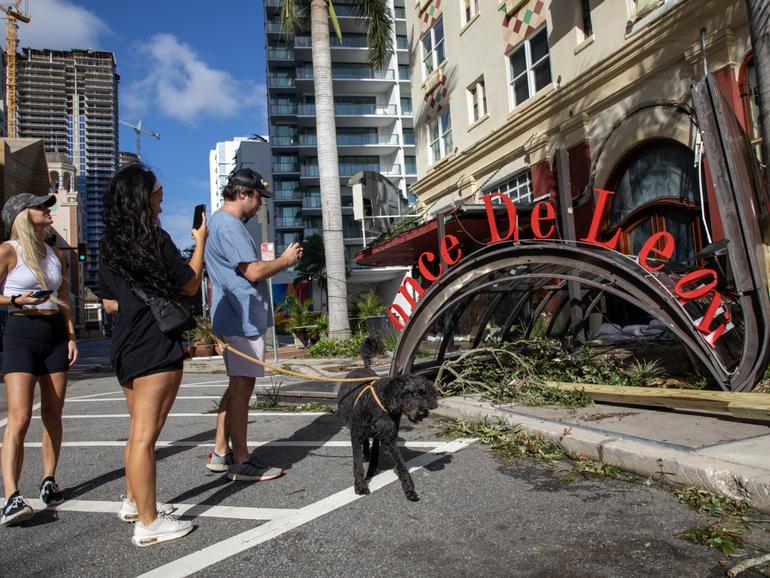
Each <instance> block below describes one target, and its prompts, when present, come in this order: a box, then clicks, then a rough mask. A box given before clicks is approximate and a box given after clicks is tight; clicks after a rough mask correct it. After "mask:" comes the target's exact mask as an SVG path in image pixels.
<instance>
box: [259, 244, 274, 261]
mask: <svg viewBox="0 0 770 578" xmlns="http://www.w3.org/2000/svg"><path fill="white" fill-rule="evenodd" d="M260 248H261V250H262V260H263V261H272V260H274V259H275V243H262V245H260Z"/></svg>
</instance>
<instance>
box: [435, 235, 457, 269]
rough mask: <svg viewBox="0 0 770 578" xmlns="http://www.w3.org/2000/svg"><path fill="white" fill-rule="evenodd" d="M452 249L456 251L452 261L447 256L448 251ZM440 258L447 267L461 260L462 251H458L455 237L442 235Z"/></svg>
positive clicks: (448, 255)
mask: <svg viewBox="0 0 770 578" xmlns="http://www.w3.org/2000/svg"><path fill="white" fill-rule="evenodd" d="M452 249H457V253H456V254H455V257H454V259H453V258H452V256H451V255H450V254H449V251H451V250H452ZM441 258H442V259H443V260H444V263H446V264H447V265H454V264H455V263H457V262H458V261H459V260H460V259H462V258H463V251H462V249H460V241H458V240H457V237H455V236H454V235H444V238H443V239H441ZM440 274H441V273H439V275H440Z"/></svg>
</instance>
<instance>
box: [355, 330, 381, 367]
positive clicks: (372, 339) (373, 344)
mask: <svg viewBox="0 0 770 578" xmlns="http://www.w3.org/2000/svg"><path fill="white" fill-rule="evenodd" d="M359 351H360V352H361V359H362V360H363V362H364V367H366V368H367V369H368V368H369V367H370V366H371V364H372V357H375V356H376V355H384V354H385V344H384V343H383V342H382V339H380V337H379V336H372V335H369V336H368V337H367V338H366V339H364V340H363V341H362V342H361V349H360V350H359Z"/></svg>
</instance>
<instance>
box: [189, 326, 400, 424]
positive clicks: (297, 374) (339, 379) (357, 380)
mask: <svg viewBox="0 0 770 578" xmlns="http://www.w3.org/2000/svg"><path fill="white" fill-rule="evenodd" d="M204 331H205V330H204ZM208 334H209V335H210V336H211V337H212V338H213V339H214V341H215V342H216V343H217V344H218V345H219V346H220V347H221V348H222V351H225V350H227V351H231V352H233V353H234V354H235V355H237V356H238V357H242V358H243V359H246V360H248V361H251V362H252V363H256V364H257V365H261V366H263V367H266V368H267V369H272V370H273V371H277V372H279V373H285V374H286V375H293V376H294V377H302V378H304V379H310V380H313V381H333V382H335V383H340V382H351V383H352V382H355V383H360V382H362V381H371V380H372V376H371V375H368V376H366V377H324V376H322V375H305V374H304V373H300V372H299V371H292V370H291V369H285V368H283V367H278V366H277V365H273V364H271V363H267V362H266V361H262V360H261V359H257V358H256V357H252V356H251V355H246V354H245V353H243V352H242V351H238V350H237V349H236V348H235V347H233V346H232V345H230V344H229V343H226V342H224V341H222V340H221V339H219V337H217V336H216V335H214V334H213V333H211V332H210V331H209V332H208ZM372 393H374V389H372ZM359 397H360V396H359ZM374 397H375V400H377V394H376V393H374ZM377 404H378V405H379V406H380V407H382V404H381V403H380V401H379V400H377ZM382 409H385V408H384V407H382Z"/></svg>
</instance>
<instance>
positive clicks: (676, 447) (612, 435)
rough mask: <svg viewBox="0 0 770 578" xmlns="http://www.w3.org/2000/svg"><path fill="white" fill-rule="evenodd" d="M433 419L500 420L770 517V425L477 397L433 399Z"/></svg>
mask: <svg viewBox="0 0 770 578" xmlns="http://www.w3.org/2000/svg"><path fill="white" fill-rule="evenodd" d="M433 413H434V414H437V415H441V416H445V417H451V418H463V419H467V420H482V419H485V418H486V419H488V420H504V421H505V422H507V423H508V424H510V425H516V424H521V426H522V427H523V428H524V429H525V430H526V431H527V432H528V433H531V434H536V435H541V436H544V437H546V438H548V439H550V440H551V441H554V442H557V443H559V444H560V445H561V446H562V447H563V448H564V449H565V450H566V451H567V452H568V453H569V454H570V455H572V456H575V457H577V456H580V457H587V458H590V459H592V460H597V461H602V462H606V463H608V464H613V465H616V466H619V467H621V468H623V469H624V470H626V471H629V472H633V473H635V474H638V475H640V476H645V477H651V478H653V479H655V480H659V481H663V482H666V483H670V484H675V485H682V486H690V485H695V486H699V487H702V488H705V489H707V490H709V491H711V492H713V493H715V494H719V495H724V496H728V497H730V498H734V499H741V500H746V501H747V502H748V503H749V504H750V505H751V506H752V507H753V508H755V509H757V510H759V511H762V512H767V513H770V460H768V456H770V424H767V423H758V422H748V421H742V420H737V419H735V418H733V417H732V416H730V415H729V414H727V413H717V412H709V413H706V412H695V411H691V410H665V409H649V408H642V407H636V406H635V407H631V406H617V405H610V404H604V403H601V404H599V403H597V404H595V405H593V406H590V407H586V408H574V409H573V408H567V407H560V406H546V407H527V406H520V405H505V406H492V405H491V404H490V403H489V402H486V401H482V400H481V399H479V398H478V397H475V396H473V397H450V398H444V399H442V400H440V401H439V407H438V409H437V410H436V411H434V412H433Z"/></svg>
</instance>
